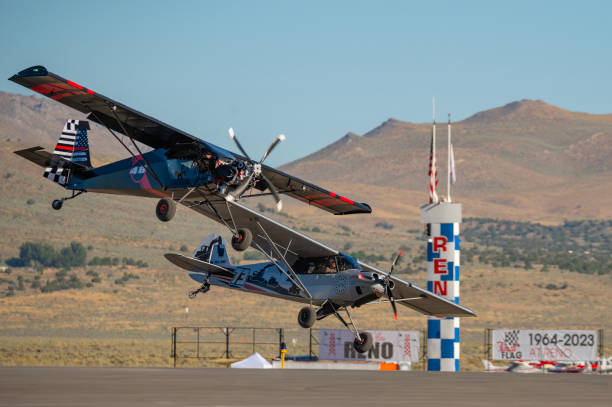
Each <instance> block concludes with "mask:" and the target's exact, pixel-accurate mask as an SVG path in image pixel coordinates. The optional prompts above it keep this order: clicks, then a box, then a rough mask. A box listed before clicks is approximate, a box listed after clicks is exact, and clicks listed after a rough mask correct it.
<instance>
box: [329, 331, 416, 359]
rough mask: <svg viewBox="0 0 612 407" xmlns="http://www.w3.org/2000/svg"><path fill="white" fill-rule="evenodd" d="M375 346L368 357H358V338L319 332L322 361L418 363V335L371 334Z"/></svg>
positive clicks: (343, 332)
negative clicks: (355, 343) (354, 342)
mask: <svg viewBox="0 0 612 407" xmlns="http://www.w3.org/2000/svg"><path fill="white" fill-rule="evenodd" d="M368 332H370V333H371V334H372V337H373V338H374V346H372V349H370V350H369V351H368V352H366V353H357V351H356V350H355V348H354V347H353V341H354V340H355V337H354V336H353V333H352V332H351V331H348V330H346V329H341V330H338V329H320V330H319V359H322V360H361V361H370V362H418V361H419V357H420V355H419V331H368Z"/></svg>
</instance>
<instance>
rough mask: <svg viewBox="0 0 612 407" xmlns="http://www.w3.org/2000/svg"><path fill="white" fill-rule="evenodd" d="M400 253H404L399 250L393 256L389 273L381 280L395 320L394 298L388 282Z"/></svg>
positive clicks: (395, 307)
mask: <svg viewBox="0 0 612 407" xmlns="http://www.w3.org/2000/svg"><path fill="white" fill-rule="evenodd" d="M402 254H404V251H403V250H400V251H399V253H398V254H397V256H396V257H395V260H393V263H392V264H391V270H390V271H389V274H387V276H386V277H385V278H384V280H383V287H385V294H386V295H387V297H388V298H389V302H390V303H391V307H392V308H393V315H394V317H395V319H396V320H397V306H396V305H395V298H393V292H392V290H391V289H392V288H393V287H392V286H391V284H389V283H392V282H391V274H393V271H394V270H395V266H396V265H397V262H398V261H399V258H400V256H401V255H402Z"/></svg>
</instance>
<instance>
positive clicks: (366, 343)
mask: <svg viewBox="0 0 612 407" xmlns="http://www.w3.org/2000/svg"><path fill="white" fill-rule="evenodd" d="M359 336H360V337H361V340H360V339H358V338H355V341H354V342H353V347H354V348H355V350H356V351H357V352H359V353H366V352H367V351H369V350H370V349H372V345H373V344H374V338H372V334H371V333H369V332H359Z"/></svg>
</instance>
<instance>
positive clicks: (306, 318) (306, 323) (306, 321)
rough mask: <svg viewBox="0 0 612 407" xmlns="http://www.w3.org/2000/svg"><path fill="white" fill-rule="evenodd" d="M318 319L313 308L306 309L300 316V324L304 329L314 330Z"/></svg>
mask: <svg viewBox="0 0 612 407" xmlns="http://www.w3.org/2000/svg"><path fill="white" fill-rule="evenodd" d="M316 318H317V314H316V313H315V311H314V310H313V309H312V308H311V307H304V308H302V309H301V310H300V313H299V314H298V324H300V326H301V327H302V328H312V326H313V325H314V323H315V321H316Z"/></svg>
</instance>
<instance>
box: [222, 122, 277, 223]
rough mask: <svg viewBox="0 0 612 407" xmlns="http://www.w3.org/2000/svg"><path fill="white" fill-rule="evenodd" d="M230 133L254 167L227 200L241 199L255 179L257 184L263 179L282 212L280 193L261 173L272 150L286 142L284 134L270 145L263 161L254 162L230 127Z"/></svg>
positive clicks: (262, 158)
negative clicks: (263, 164)
mask: <svg viewBox="0 0 612 407" xmlns="http://www.w3.org/2000/svg"><path fill="white" fill-rule="evenodd" d="M228 132H229V135H230V138H231V139H232V140H234V143H236V146H237V147H238V149H239V150H240V151H241V152H242V154H244V156H245V157H246V158H247V160H249V163H250V164H251V166H252V170H251V173H250V174H249V176H248V177H247V178H246V179H245V180H244V181H243V182H242V183H241V184H240V185H238V186H237V187H236V188H235V189H234V190H233V191H232V192H230V193H229V194H228V195H227V198H228V199H229V200H231V201H234V200H238V199H240V197H241V196H242V194H243V193H244V192H245V191H246V190H247V189H248V188H249V186H251V185H252V184H254V183H253V179H255V182H256V181H257V180H259V179H261V180H263V181H264V182H265V183H266V185H267V187H268V189H269V190H270V192H271V193H272V196H273V197H274V200H275V201H276V211H277V212H280V211H281V209H282V208H283V203H282V201H281V198H280V195H279V194H278V191H277V190H276V188H275V187H274V185H273V184H272V182H270V180H269V179H268V178H267V177H266V176H265V175H263V174H262V173H261V164H262V163H263V162H264V160H265V159H266V158H268V156H269V155H270V153H271V152H272V150H274V148H275V147H276V146H277V145H278V143H280V142H281V141H284V140H285V135H284V134H281V135H279V136H278V137H277V138H276V139H275V140H274V141H273V142H272V144H270V147H268V149H267V150H266V152H265V153H264V155H263V157H261V160H259V162H256V161H253V160H252V159H251V157H249V155H248V154H247V152H246V151H245V150H244V148H242V145H241V144H240V142H239V141H238V138H237V137H236V133H235V132H234V129H233V128H231V127H230V129H229V130H228Z"/></svg>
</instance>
